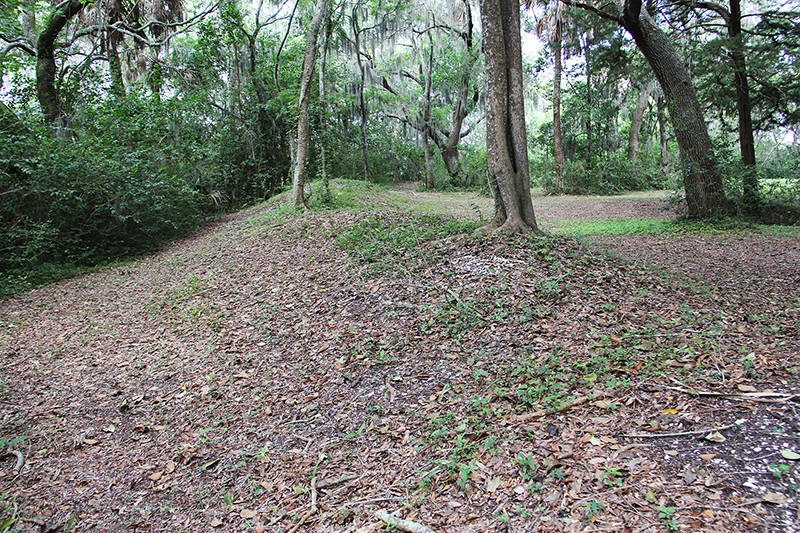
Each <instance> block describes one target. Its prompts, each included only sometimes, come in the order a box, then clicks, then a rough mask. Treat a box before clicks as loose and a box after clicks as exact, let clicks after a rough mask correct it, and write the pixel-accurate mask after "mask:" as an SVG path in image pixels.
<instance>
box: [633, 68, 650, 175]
mask: <svg viewBox="0 0 800 533" xmlns="http://www.w3.org/2000/svg"><path fill="white" fill-rule="evenodd" d="M652 92H653V83H652V82H647V83H645V84H644V85H643V86H642V89H641V92H640V93H639V100H638V101H637V102H636V107H635V108H634V109H633V116H632V117H631V131H630V134H629V135H628V160H629V161H630V162H631V163H636V162H637V161H638V159H639V134H640V132H641V131H642V121H643V120H644V112H645V111H646V110H647V104H648V103H649V102H650V94H651V93H652Z"/></svg>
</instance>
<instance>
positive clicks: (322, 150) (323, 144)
mask: <svg viewBox="0 0 800 533" xmlns="http://www.w3.org/2000/svg"><path fill="white" fill-rule="evenodd" d="M332 33H333V21H332V20H331V19H328V24H327V27H326V31H325V42H324V44H323V45H322V60H321V61H320V65H319V108H320V109H319V127H320V137H321V139H320V145H319V159H320V165H321V167H322V169H321V170H322V186H323V191H324V192H323V200H325V201H329V200H330V199H331V184H330V181H329V179H328V160H327V159H328V108H327V102H326V100H325V94H326V91H325V79H326V74H327V72H326V69H327V63H328V47H329V46H330V42H331V34H332Z"/></svg>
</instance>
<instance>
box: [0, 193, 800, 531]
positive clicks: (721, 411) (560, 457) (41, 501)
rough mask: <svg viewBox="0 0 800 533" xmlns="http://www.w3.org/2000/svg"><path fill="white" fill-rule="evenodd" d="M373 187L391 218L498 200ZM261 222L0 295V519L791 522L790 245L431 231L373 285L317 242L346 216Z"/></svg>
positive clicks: (576, 205) (439, 527)
mask: <svg viewBox="0 0 800 533" xmlns="http://www.w3.org/2000/svg"><path fill="white" fill-rule="evenodd" d="M369 195H371V196H375V195H376V193H374V192H371V193H369ZM381 195H383V196H381ZM377 196H379V197H380V201H381V202H384V205H386V204H388V205H391V206H392V207H393V208H394V209H395V210H396V212H395V214H390V215H385V216H386V217H387V218H389V219H395V218H396V219H397V220H398V221H399V222H402V223H407V222H408V221H409V220H411V219H410V218H409V217H410V216H411V215H410V214H409V213H410V212H412V211H413V212H433V211H435V210H438V211H440V212H445V213H451V214H456V215H460V216H472V217H476V216H477V214H476V209H477V210H480V211H481V212H482V213H484V215H483V216H484V217H486V216H488V215H487V214H486V213H488V209H489V208H490V205H489V201H488V200H486V199H482V198H478V197H475V196H474V195H469V194H467V193H454V194H446V195H443V194H434V193H417V192H415V191H414V190H413V189H412V190H395V191H388V192H384V193H377ZM372 200H374V198H372ZM473 204H474V206H475V207H473ZM412 206H413V207H412ZM537 206H538V207H537V209H538V210H537V214H538V215H539V217H540V219H541V220H542V225H543V226H544V227H545V228H547V227H556V225H557V223H556V221H567V220H574V219H575V218H577V217H579V216H580V217H586V216H593V217H594V216H596V217H600V218H609V217H612V216H615V215H619V216H626V217H632V218H648V217H655V216H658V213H660V212H661V211H659V207H660V206H659V201H658V200H657V199H653V198H650V197H646V196H644V197H633V198H623V199H617V201H615V200H614V199H594V200H586V199H568V198H537ZM274 212H275V208H274V206H270V205H265V206H261V207H258V208H254V209H251V210H248V211H246V212H242V213H237V214H234V215H231V216H229V217H226V218H225V219H223V220H221V221H220V222H218V223H217V224H215V225H214V226H213V227H210V228H208V229H207V230H206V231H204V232H202V233H201V234H199V235H196V236H194V237H192V238H189V239H186V240H183V241H181V242H179V243H177V244H175V245H174V246H171V247H169V248H168V249H166V250H165V251H163V252H162V253H159V254H156V255H154V256H152V257H148V258H144V259H141V260H139V261H137V262H135V263H132V264H129V265H124V266H118V267H113V268H109V269H107V270H105V271H102V272H99V273H96V274H92V275H88V276H83V277H81V278H77V279H73V280H67V281H64V282H61V283H57V284H55V285H53V286H49V287H45V288H42V289H38V290H35V291H32V292H30V293H28V294H25V295H21V296H18V297H15V298H12V299H10V300H7V301H5V302H3V303H2V304H0V387H1V388H0V394H1V395H0V416H1V417H2V420H3V423H2V433H0V438H3V439H5V441H4V442H3V445H4V446H5V447H8V446H9V444H10V445H11V449H12V450H13V451H14V452H18V453H9V454H7V455H6V456H5V457H3V460H2V463H0V483H2V490H0V494H2V504H3V506H4V509H5V511H4V514H2V515H0V522H2V519H3V518H6V517H9V518H16V519H17V522H16V525H15V526H14V528H13V530H16V531H39V530H40V529H41V530H42V531H45V530H46V531H56V530H58V531H62V530H63V531H66V530H67V529H69V531H165V532H166V531H187V532H190V531H270V532H273V531H274V532H284V533H285V532H290V531H315V532H317V531H318V532H328V531H330V532H333V531H336V532H339V531H349V532H355V531H359V532H366V531H383V530H385V528H386V526H385V524H384V522H382V521H381V520H379V519H377V518H376V517H375V512H376V511H378V510H385V511H388V512H391V513H397V515H398V516H400V517H403V518H406V519H408V520H412V521H414V522H417V523H420V524H425V525H427V526H428V527H430V528H432V529H433V530H435V531H438V532H445V531H446V532H467V531H474V532H483V531H491V532H494V531H600V530H609V529H612V530H618V531H637V532H643V531H661V530H668V529H670V528H672V527H673V526H675V527H677V528H680V529H697V530H701V531H791V530H796V529H798V523H800V522H798V515H797V513H798V507H797V501H798V499H797V488H798V483H800V477H799V476H798V472H797V467H796V462H795V461H794V460H793V459H792V457H793V456H792V455H791V454H789V453H787V452H793V451H794V452H798V453H800V447H798V445H797V435H798V433H797V432H798V429H800V428H798V426H797V422H796V421H797V417H796V413H795V405H796V402H795V401H794V399H792V398H789V397H788V396H770V395H769V393H768V391H772V392H774V393H775V394H784V395H785V394H791V393H794V392H796V391H797V369H798V368H800V348H799V347H798V346H799V345H798V339H799V338H800V333H798V321H799V320H800V304H798V300H797V296H796V293H795V292H793V290H792V288H796V287H797V286H798V284H800V279H799V278H798V273H799V272H800V261H799V260H798V239H797V238H792V237H769V238H765V237H762V236H757V235H752V234H744V233H739V234H733V235H728V234H723V235H718V236H708V235H699V234H693V235H684V236H679V237H646V238H645V237H625V238H622V237H614V238H613V239H609V238H606V239H605V240H603V239H599V238H598V239H594V241H595V242H602V246H604V247H606V248H612V249H613V252H614V253H615V254H619V255H624V256H626V257H631V258H632V259H633V260H632V261H627V260H624V259H620V258H617V257H615V256H614V255H609V254H605V253H602V252H601V251H600V249H599V248H596V247H589V248H587V247H583V246H581V245H580V244H579V243H577V242H575V241H573V240H569V239H565V238H555V239H554V240H551V241H548V242H549V244H543V243H541V242H539V243H537V242H533V241H529V240H525V239H489V240H470V239H466V240H464V239H449V240H447V241H445V242H440V243H435V244H432V245H424V246H425V247H427V249H429V251H430V253H432V254H434V255H433V257H434V258H435V259H433V260H429V259H426V263H425V264H424V266H423V267H422V268H419V269H416V270H414V271H412V272H411V273H410V274H408V275H405V276H397V275H394V274H392V273H389V274H387V275H384V276H382V277H377V278H368V277H366V276H365V275H364V267H363V265H361V264H359V263H356V262H354V260H353V259H352V258H350V257H349V256H348V255H347V253H346V252H345V251H344V250H343V249H341V248H340V247H339V246H337V244H336V240H335V239H336V236H338V235H342V234H343V233H345V232H347V231H349V229H350V228H352V227H353V226H354V225H357V224H362V223H364V221H365V220H366V218H367V217H366V216H365V215H363V214H362V213H359V212H347V211H341V212H332V213H323V212H314V213H310V214H307V215H305V216H303V217H301V218H296V219H291V220H287V221H283V222H280V223H277V224H276V223H275V220H274V219H273V218H271V217H272V214H273V213H274ZM559 223H560V222H559ZM548 224H551V225H552V226H548ZM425 257H428V256H425ZM686 265H691V272H690V273H691V279H688V280H687V278H685V277H684V276H682V275H681V276H678V275H677V272H679V271H682V270H684V269H686V268H689V267H688V266H686ZM662 271H663V272H666V274H665V275H663V274H659V272H662ZM700 282H703V285H702V286H701V285H700ZM696 391H709V392H714V393H716V394H721V393H725V394H729V395H730V396H728V397H716V396H702V395H701V396H696V395H694V393H695V392H696ZM759 393H760V394H761V395H760V396H754V394H759ZM748 394H749V395H750V396H748ZM762 400H773V401H776V402H777V403H763V401H762ZM737 421H740V422H738V423H737ZM718 428H726V429H720V431H719V435H720V437H721V439H722V440H720V439H719V438H716V436H713V438H710V439H706V438H704V437H705V436H706V435H708V434H710V433H713V430H714V429H718ZM659 434H660V435H661V436H660V437H659V436H658V435H659ZM631 435H637V436H639V435H642V436H640V437H631ZM15 439H21V440H15ZM19 455H21V456H22V457H23V459H24V465H23V466H22V468H21V471H20V472H15V471H14V469H15V468H16V467H17V459H18V456H19ZM57 526H59V527H60V528H61V529H56V527H57ZM372 526H374V527H372ZM371 527H372V528H371ZM48 528H50V529H48ZM370 528H371V529H370Z"/></svg>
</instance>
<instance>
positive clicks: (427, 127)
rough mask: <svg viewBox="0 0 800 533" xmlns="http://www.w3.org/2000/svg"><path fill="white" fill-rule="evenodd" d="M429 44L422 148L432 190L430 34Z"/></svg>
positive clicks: (426, 184) (427, 184)
mask: <svg viewBox="0 0 800 533" xmlns="http://www.w3.org/2000/svg"><path fill="white" fill-rule="evenodd" d="M428 41H429V42H428V44H429V45H430V50H429V52H428V69H427V70H428V71H427V72H426V73H425V88H424V90H423V95H424V96H423V98H424V106H425V107H424V111H423V115H422V123H423V128H424V129H423V131H422V148H423V151H424V153H425V188H426V189H428V190H430V189H433V188H434V187H435V186H436V183H435V182H434V179H433V162H432V157H431V143H430V139H429V136H430V131H431V85H432V78H433V36H432V35H431V33H430V32H428Z"/></svg>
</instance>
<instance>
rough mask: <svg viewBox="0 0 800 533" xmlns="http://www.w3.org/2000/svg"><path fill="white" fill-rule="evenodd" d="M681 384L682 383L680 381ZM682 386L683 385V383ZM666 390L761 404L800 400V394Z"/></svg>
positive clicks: (673, 388) (678, 388)
mask: <svg viewBox="0 0 800 533" xmlns="http://www.w3.org/2000/svg"><path fill="white" fill-rule="evenodd" d="M678 383H680V381H678ZM681 384H682V383H681ZM662 386H663V387H664V388H667V389H670V390H674V391H676V392H682V393H684V394H688V395H690V396H701V397H702V396H704V397H707V398H726V399H732V400H747V401H750V402H760V403H786V402H789V401H791V400H795V399H800V394H783V393H781V392H742V393H734V394H730V393H726V392H710V391H699V390H696V389H694V388H691V389H684V388H683V387H668V386H666V385H662Z"/></svg>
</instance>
